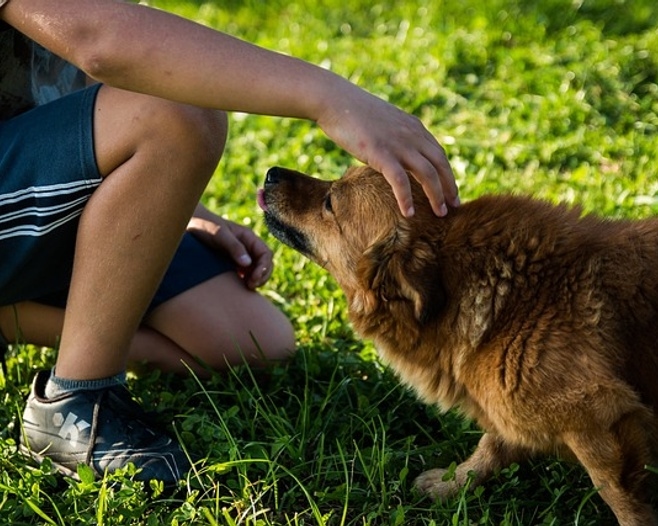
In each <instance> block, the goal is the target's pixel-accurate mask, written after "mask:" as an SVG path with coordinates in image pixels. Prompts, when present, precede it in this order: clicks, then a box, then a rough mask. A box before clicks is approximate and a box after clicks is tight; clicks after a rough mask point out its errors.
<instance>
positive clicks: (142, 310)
mask: <svg viewBox="0 0 658 526" xmlns="http://www.w3.org/2000/svg"><path fill="white" fill-rule="evenodd" d="M3 21H4V23H3ZM0 24H3V25H2V26H0V56H2V57H3V59H2V63H1V64H0V253H1V254H2V255H3V257H2V260H0V306H2V307H0V332H1V333H2V334H3V335H4V339H5V340H7V341H12V340H14V339H15V338H16V337H17V335H18V333H19V332H20V335H21V337H22V338H23V339H24V340H25V341H27V342H30V343H37V344H44V345H54V343H55V341H58V342H59V351H58V356H57V360H56V364H55V367H54V369H53V371H52V372H50V371H49V372H42V373H39V374H37V376H36V378H35V381H34V383H33V386H32V392H31V395H30V397H29V399H28V402H27V407H26V410H25V415H24V422H23V424H24V434H23V435H24V440H23V443H22V445H21V447H22V448H23V449H24V450H25V451H26V452H28V453H30V454H32V455H33V456H34V457H35V458H37V459H40V458H41V455H47V456H48V457H50V458H51V459H52V461H53V463H54V464H55V465H56V466H57V467H58V468H59V469H60V470H61V471H63V472H65V473H69V474H73V473H74V472H75V469H76V466H77V465H78V464H79V463H81V462H82V463H86V464H88V465H90V466H91V467H92V468H93V469H94V470H95V471H96V472H97V473H98V474H99V475H102V473H103V472H104V471H106V470H109V471H112V470H114V469H117V468H120V467H123V466H125V465H126V464H127V463H128V462H132V463H134V464H135V465H136V467H138V468H140V469H141V471H140V474H139V476H140V477H141V478H142V479H144V480H148V479H151V478H157V479H160V480H162V481H164V482H165V483H175V482H176V481H177V480H178V479H179V478H181V477H182V476H183V475H184V473H185V471H186V470H187V469H188V467H189V465H188V462H187V459H186V457H185V455H184V454H183V452H182V450H181V448H180V446H179V445H178V444H176V443H175V442H174V441H172V440H171V439H170V438H168V437H166V436H163V435H162V433H160V432H158V431H156V430H155V429H153V428H152V427H151V425H150V423H149V422H148V419H147V418H146V417H145V416H144V412H143V410H142V409H141V408H140V407H139V406H138V405H137V404H136V403H135V402H134V401H132V399H131V398H130V396H129V395H128V393H127V391H126V389H125V387H124V376H125V374H124V371H125V369H126V366H127V363H128V362H130V361H148V362H151V363H154V364H156V365H158V366H160V367H162V368H164V369H167V370H180V369H182V368H183V365H182V362H185V363H187V364H189V365H190V366H192V367H194V363H195V361H194V359H193V357H198V358H200V359H201V360H203V361H204V362H206V363H208V364H210V365H211V366H212V367H216V368H221V367H222V366H223V365H224V364H225V363H227V362H229V363H230V362H236V361H239V360H241V359H242V358H241V355H244V356H245V357H246V358H247V359H248V360H251V361H252V362H253V361H257V360H261V359H268V360H271V359H280V358H284V357H285V356H286V355H287V354H288V353H289V352H291V351H292V350H293V348H294V338H293V333H292V328H291V326H290V323H289V322H288V321H287V320H286V319H285V317H284V316H283V315H282V314H281V313H280V312H279V311H278V310H277V309H275V308H274V307H273V306H272V305H271V304H270V303H269V302H267V301H266V300H265V299H263V298H262V297H261V296H260V295H259V294H257V293H256V292H255V291H254V289H255V288H256V287H258V286H260V285H262V284H263V283H264V282H265V281H266V280H267V279H268V278H269V276H270V273H271V270H272V254H271V252H270V251H269V250H268V248H267V247H266V246H265V244H264V243H263V242H262V241H261V240H260V239H258V237H257V236H256V235H255V234H254V233H253V232H251V231H250V230H248V229H246V228H244V227H241V226H239V225H236V224H234V223H231V222H228V221H226V220H223V219H221V218H219V217H217V216H215V215H213V214H211V213H210V212H209V211H208V210H206V209H204V208H203V207H201V206H200V205H199V203H198V201H199V197H200V196H201V193H202V192H203V189H204V187H205V186H206V184H207V182H208V180H209V178H210V176H211V175H212V173H213V172H214V169H215V167H216V166H217V163H218V161H219V159H220V157H221V155H222V152H223V148H224V141H225V139H226V131H227V130H226V128H227V119H226V115H225V114H224V113H223V112H224V111H242V112H250V113H259V114H268V115H276V116H285V117H296V118H305V119H311V120H313V121H315V122H316V123H317V124H318V125H319V126H320V127H321V128H322V129H323V130H324V132H325V133H326V134H327V135H328V136H329V137H330V138H331V139H332V140H334V141H335V142H336V144H338V145H339V146H341V147H343V148H345V149H346V150H347V151H348V152H350V153H351V154H353V155H354V156H355V157H357V158H358V159H360V160H361V161H363V162H365V163H368V164H370V165H372V166H373V167H374V168H375V169H377V170H379V171H380V172H382V173H383V174H384V177H386V179H387V180H388V182H389V183H390V184H391V186H392V187H393V189H394V192H395V195H396V197H397V199H398V202H399V205H400V209H401V211H402V212H403V213H404V214H407V215H411V214H413V203H412V201H411V194H410V189H409V180H408V174H411V175H412V176H413V177H415V178H417V179H418V180H419V181H420V182H421V183H422V185H423V187H424V188H425V190H426V193H427V196H428V198H429V200H430V202H431V204H432V207H433V209H434V211H435V213H436V214H437V215H444V214H445V213H446V204H445V203H446V201H448V202H449V203H450V204H452V205H457V204H458V197H457V189H456V185H455V181H454V177H453V175H452V172H451V170H450V166H449V164H448V162H447V160H446V157H445V155H444V152H443V150H442V148H441V147H440V146H439V144H438V143H437V142H436V140H435V139H434V138H433V137H432V135H430V133H429V132H428V131H427V130H426V129H425V128H424V127H423V126H422V124H421V123H420V122H419V121H418V119H416V118H415V117H412V116H410V115H408V114H406V113H404V112H402V111H401V110H399V109H397V108H395V107H394V106H391V105H390V104H388V103H386V102H384V101H382V100H380V99H378V98H376V97H374V96H372V95H370V94H368V93H367V92H365V91H363V90H361V89H359V88H358V87H356V86H354V85H353V84H351V83H349V82H348V81H346V80H345V79H343V78H341V77H339V76H336V75H334V74H332V73H331V72H329V71H326V70H324V69H322V68H318V67H316V66H313V65H311V64H308V63H306V62H303V61H300V60H297V59H295V58H291V57H287V56H283V55H280V54H277V53H273V52H270V51H266V50H263V49H261V48H258V47H256V46H253V45H251V44H248V43H246V42H243V41H240V40H238V39H235V38H233V37H230V36H229V35H226V34H223V33H221V32H218V31H214V30H212V29H209V28H206V27H204V26H201V25H198V24H195V23H193V22H190V21H187V20H185V19H182V18H179V17H176V16H174V15H171V14H169V13H165V12H162V11H159V10H156V9H152V8H149V7H146V6H141V5H135V4H130V3H121V2H116V1H114V0H93V1H91V2H90V1H89V0H60V1H58V2H50V1H49V0H0ZM86 77H89V78H91V79H93V80H94V81H95V83H94V84H93V85H91V86H88V87H85V78H86ZM236 269H237V270H239V272H235V270H236ZM251 334H253V336H254V338H255V340H256V341H258V343H259V346H260V349H261V350H262V352H263V355H264V356H259V355H258V350H257V349H255V346H254V344H253V343H252V336H251ZM235 349H239V351H238V350H235Z"/></svg>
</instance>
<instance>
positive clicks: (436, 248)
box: [259, 168, 658, 526]
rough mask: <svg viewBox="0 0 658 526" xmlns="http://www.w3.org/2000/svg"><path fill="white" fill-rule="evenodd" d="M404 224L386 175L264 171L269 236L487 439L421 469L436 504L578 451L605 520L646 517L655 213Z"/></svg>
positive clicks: (655, 365) (652, 404) (521, 209)
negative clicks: (328, 280)
mask: <svg viewBox="0 0 658 526" xmlns="http://www.w3.org/2000/svg"><path fill="white" fill-rule="evenodd" d="M412 187H413V191H414V203H415V206H416V214H415V216H414V217H412V218H410V219H406V218H403V217H402V215H401V214H399V212H398V207H397V204H396V201H395V199H394V197H393V194H392V192H391V190H390V188H389V186H388V184H387V183H386V181H385V180H384V178H383V177H382V176H381V175H380V174H378V173H377V172H375V171H374V170H372V169H370V168H353V169H350V170H348V172H347V173H346V174H345V176H344V177H343V178H341V179H339V180H337V181H334V182H327V181H321V180H318V179H315V178H311V177H308V176H305V175H303V174H300V173H298V172H294V171H290V170H285V169H282V168H272V169H271V170H270V171H269V172H268V174H267V178H266V181H265V188H264V190H263V191H262V192H261V193H260V194H259V202H260V204H261V207H262V208H263V209H264V211H265V220H266V223H267V225H268V227H269V229H270V230H271V232H272V233H273V234H274V235H275V236H276V237H277V238H279V239H280V240H281V241H283V242H284V243H286V244H288V245H290V246H291V247H293V248H294V249H296V250H298V251H299V252H301V253H303V254H305V255H306V256H308V257H309V258H311V259H312V260H314V261H315V262H317V263H318V264H320V265H321V266H323V267H325V268H326V269H327V270H328V271H329V272H331V274H332V275H333V276H334V277H335V279H336V280H337V282H338V283H339V285H340V286H341V288H342V289H343V291H344V292H345V294H346V296H347V299H348V302H349V313H350V319H351V321H352V323H353V324H354V327H355V329H356V330H357V332H358V333H359V334H361V335H362V336H364V337H366V338H371V339H373V340H374V342H375V344H376V346H377V348H378V351H379V352H380V354H381V356H382V358H383V359H384V360H385V361H386V362H388V363H389V364H390V365H391V366H392V367H393V369H394V370H395V371H396V372H397V373H398V375H399V376H400V378H401V379H402V380H403V381H404V382H405V383H406V384H408V385H410V386H411V387H413V388H414V389H415V391H416V392H417V393H418V395H419V396H420V397H421V398H422V399H423V400H424V401H425V402H427V403H431V404H438V405H439V406H441V407H442V408H443V409H449V408H452V407H458V408H460V409H461V411H463V412H464V413H465V414H466V415H467V416H469V417H471V418H474V419H475V420H476V421H477V422H478V424H479V425H480V426H481V427H482V428H483V429H484V430H485V431H486V432H485V434H484V435H483V436H482V439H481V440H480V443H479V445H478V447H477V449H476V450H475V452H474V453H473V455H472V456H471V457H470V458H469V459H468V460H466V461H465V462H464V463H462V464H461V465H459V466H458V468H457V471H456V477H455V480H451V481H447V482H446V481H444V480H443V476H444V474H445V470H441V469H433V470H430V471H427V472H425V473H423V474H422V475H420V477H418V479H417V480H416V485H417V487H418V488H420V489H421V490H422V491H424V492H426V493H428V494H429V495H431V496H432V497H435V498H445V497H448V496H450V495H454V494H455V493H456V492H457V491H458V490H459V488H460V486H462V485H463V484H464V483H465V482H466V480H467V477H468V474H469V472H474V473H475V480H474V482H475V483H476V484H477V483H481V482H482V481H484V480H485V479H486V478H487V477H488V476H490V475H491V474H492V473H493V472H494V470H497V469H499V468H503V467H505V466H508V465H509V464H511V463H512V462H519V461H522V460H524V459H526V458H528V457H529V456H531V455H533V454H536V453H552V452H558V453H560V454H562V455H567V456H568V457H570V458H574V457H575V458H576V459H577V460H578V461H580V462H581V463H582V465H583V466H584V467H585V469H586V470H587V471H588V473H589V475H590V477H591V479H592V481H593V482H594V485H595V486H596V487H597V488H600V494H601V496H602V497H603V498H604V499H605V501H606V502H607V503H608V505H609V506H610V507H611V508H612V510H613V512H614V513H615V515H616V516H617V519H618V521H619V523H620V524H622V525H625V526H630V525H638V526H639V525H642V526H647V525H651V524H653V525H655V524H657V521H656V518H655V516H654V514H653V512H652V509H651V505H650V504H649V501H648V495H647V488H646V482H647V481H646V480H645V479H646V477H647V475H648V472H647V471H646V469H645V466H646V465H647V464H649V463H650V462H651V461H652V458H653V457H652V455H653V454H655V452H656V450H657V449H658V448H657V447H656V446H657V445H658V444H657V443H656V437H657V436H658V420H657V418H656V409H658V220H654V219H650V220H645V221H606V220H602V219H598V218H596V217H593V216H585V217H581V215H580V213H579V211H578V210H570V209H567V208H565V207H562V206H553V205H550V204H547V203H544V202H539V201H535V200H530V199H527V198H521V197H511V196H506V197H500V196H499V197H483V198H480V199H477V200H475V201H473V202H470V203H467V204H464V205H463V206H461V207H460V208H458V209H456V210H451V212H450V214H449V215H448V216H447V217H445V218H438V217H436V216H434V214H433V213H432V211H431V209H430V207H429V203H428V202H427V199H426V198H425V197H424V195H423V194H422V190H421V189H420V188H419V186H418V185H417V184H415V183H414V184H413V185H412Z"/></svg>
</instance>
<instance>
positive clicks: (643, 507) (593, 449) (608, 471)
mask: <svg viewBox="0 0 658 526" xmlns="http://www.w3.org/2000/svg"><path fill="white" fill-rule="evenodd" d="M646 421H647V417H646V414H645V412H644V411H636V412H634V413H629V414H626V415H624V416H623V417H622V418H620V419H619V420H618V421H617V422H616V423H615V424H614V425H613V426H612V427H611V428H610V429H609V430H602V429H598V430H588V431H587V432H583V433H567V434H565V435H564V436H563V439H564V441H565V444H566V445H567V447H569V448H570V449H571V451H572V452H573V453H574V455H576V457H577V458H578V460H579V461H580V462H581V464H582V465H583V466H584V467H585V469H586V470H587V472H588V474H589V476H590V478H591V479H592V482H593V483H594V485H595V486H596V487H597V488H599V489H600V495H601V497H602V498H603V500H605V502H606V503H607V504H608V506H610V508H611V509H612V511H613V513H614V514H615V516H616V517H617V520H618V521H619V524H620V525H621V526H658V520H657V519H656V516H655V514H654V512H653V511H652V509H651V505H650V504H649V498H648V491H647V487H648V486H647V483H648V481H647V477H648V474H649V472H648V471H647V470H646V466H647V465H648V464H649V463H650V461H651V447H650V444H649V439H648V437H647V428H646V425H645V424H646Z"/></svg>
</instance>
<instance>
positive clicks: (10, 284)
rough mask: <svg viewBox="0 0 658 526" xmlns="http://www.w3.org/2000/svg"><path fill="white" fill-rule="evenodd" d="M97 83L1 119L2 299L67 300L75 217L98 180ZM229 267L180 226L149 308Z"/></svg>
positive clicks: (61, 304)
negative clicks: (171, 256) (182, 232)
mask: <svg viewBox="0 0 658 526" xmlns="http://www.w3.org/2000/svg"><path fill="white" fill-rule="evenodd" d="M98 89H99V86H93V87H90V88H86V89H83V90H80V91H76V92H74V93H72V94H70V95H67V96H65V97H62V98H60V99H57V100H55V101H54V102H50V103H48V104H44V105H43V106H38V107H37V108H35V109H32V110H30V111H28V112H25V113H23V114H21V115H19V116H17V117H14V118H12V119H9V120H6V121H0V305H10V304H12V303H17V302H19V301H26V300H31V301H38V302H42V303H47V304H50V305H55V306H59V307H64V306H65V304H66V296H67V293H68V289H69V285H70V282H71V270H72V267H73V254H74V249H75V240H76V234H77V227H78V222H79V218H80V215H81V214H82V210H83V209H84V206H85V204H86V203H87V201H88V200H89V198H90V197H91V195H92V194H93V192H94V190H95V189H96V188H98V186H99V185H100V184H101V183H102V179H101V176H100V174H99V172H98V167H97V166H96V159H95V155H94V142H93V115H94V111H93V110H94V103H95V100H96V95H97V93H98ZM234 268H235V266H234V264H233V263H232V262H231V260H230V259H229V258H228V256H224V255H222V254H218V253H216V252H215V251H213V250H211V249H209V248H208V247H206V246H205V245H203V244H202V243H201V242H200V241H198V240H197V239H196V238H195V237H194V236H192V235H191V234H189V233H188V234H185V236H184V237H183V240H182V242H181V244H180V246H179V248H178V251H177V252H176V255H175V256H174V259H173V261H172V263H171V265H170V267H169V269H168V271H167V273H166V275H165V277H164V279H163V281H162V283H161V285H160V288H159V289H158V291H157V292H156V294H155V297H154V298H153V303H152V304H151V308H154V307H156V306H157V305H159V304H161V303H163V302H165V301H167V300H168V299H170V298H172V297H174V296H176V295H178V294H180V293H181V292H183V291H185V290H188V289H190V288H192V287H194V286H195V285H198V284H200V283H202V282H203V281H206V280H208V279H210V278H212V277H214V276H216V275H218V274H221V273H223V272H227V271H230V270H233V269H234ZM108 279H111V277H108Z"/></svg>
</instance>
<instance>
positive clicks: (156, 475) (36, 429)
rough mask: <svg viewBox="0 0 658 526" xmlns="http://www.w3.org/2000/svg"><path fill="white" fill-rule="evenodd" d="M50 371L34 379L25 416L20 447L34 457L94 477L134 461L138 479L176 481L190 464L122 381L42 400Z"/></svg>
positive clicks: (75, 473) (178, 447)
mask: <svg viewBox="0 0 658 526" xmlns="http://www.w3.org/2000/svg"><path fill="white" fill-rule="evenodd" d="M49 375H50V372H49V371H41V372H39V373H38V374H37V375H36V377H35V378H34V382H33V383H32V392H31V393H30V396H29V397H28V399H27V405H26V408H25V413H24V415H23V436H22V437H21V444H20V449H21V451H23V452H24V453H27V454H28V455H30V456H32V457H33V458H34V459H36V460H37V461H38V462H41V461H42V460H43V459H44V457H48V458H50V459H51V460H52V462H53V465H54V466H55V467H56V468H57V469H58V470H59V471H61V472H62V473H64V474H66V475H69V476H72V477H74V478H77V471H76V470H77V467H78V465H79V464H86V465H88V466H90V467H91V468H92V469H93V470H94V472H95V473H96V475H97V476H99V477H102V476H103V474H104V473H105V472H106V471H107V472H112V471H115V470H116V469H119V468H123V467H125V466H126V465H127V464H128V463H131V462H132V463H133V464H134V465H135V467H136V468H139V470H140V471H139V472H138V473H137V475H135V478H136V479H138V480H144V481H147V480H151V479H157V480H160V481H162V482H164V483H165V484H166V485H172V484H175V483H177V482H178V481H179V480H180V479H181V478H182V477H183V476H184V475H185V473H186V472H187V470H188V469H189V468H190V464H189V462H188V459H187V457H186V455H185V453H184V452H183V450H182V449H181V448H180V446H179V445H178V444H177V443H176V442H174V441H173V440H172V439H171V438H169V437H168V436H167V435H166V434H164V433H163V432H160V431H157V430H156V429H154V426H153V424H152V423H151V422H149V417H148V416H147V415H146V413H145V412H144V410H143V409H142V408H141V407H140V406H139V404H137V403H136V402H135V401H134V400H133V399H132V398H131V396H130V393H129V392H128V390H127V389H126V388H125V387H123V386H114V387H109V388H106V389H101V390H98V391H77V392H73V393H67V394H64V395H62V396H58V397H55V398H52V399H46V397H45V396H44V390H45V386H46V382H47V381H48V378H49Z"/></svg>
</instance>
